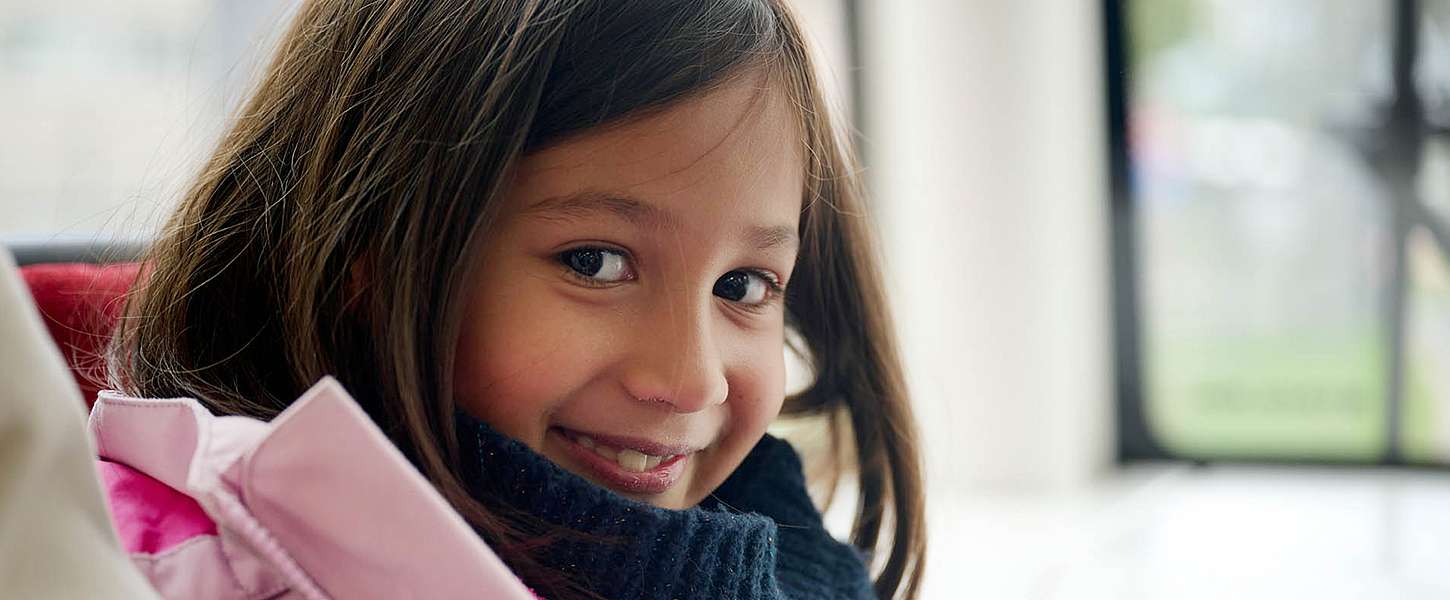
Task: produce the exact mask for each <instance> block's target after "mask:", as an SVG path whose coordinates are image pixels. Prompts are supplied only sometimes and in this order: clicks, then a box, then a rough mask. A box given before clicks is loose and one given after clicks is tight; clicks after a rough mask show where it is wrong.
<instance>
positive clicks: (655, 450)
mask: <svg viewBox="0 0 1450 600" xmlns="http://www.w3.org/2000/svg"><path fill="white" fill-rule="evenodd" d="M560 429H563V430H564V431H566V432H569V433H570V434H573V435H575V436H584V437H587V438H589V439H592V440H594V441H596V442H599V443H601V444H604V445H606V446H611V447H614V448H622V449H629V450H634V451H635V452H639V453H640V454H648V455H650V456H674V455H676V454H690V453H693V452H696V451H698V450H700V448H701V446H690V445H684V444H662V443H660V442H656V441H654V440H647V439H644V438H636V437H629V436H622V435H609V434H607V433H595V432H591V431H583V430H579V429H569V428H566V427H560Z"/></svg>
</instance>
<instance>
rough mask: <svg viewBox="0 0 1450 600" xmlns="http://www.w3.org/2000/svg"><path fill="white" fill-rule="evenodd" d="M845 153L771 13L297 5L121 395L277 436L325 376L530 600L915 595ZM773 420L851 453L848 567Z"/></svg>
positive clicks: (147, 281) (143, 332) (550, 4)
mask: <svg viewBox="0 0 1450 600" xmlns="http://www.w3.org/2000/svg"><path fill="white" fill-rule="evenodd" d="M837 132H838V130H837V129H835V128H834V127H833V125H832V122H831V119H830V117H829V113H828V111H827V107H826V105H825V103H824V102H823V100H822V97H821V92H820V89H819V87H818V84H817V82H816V79H815V76H814V75H813V71H812V66H811V64H810V60H809V59H808V57H807V49H806V42H805V41H804V39H803V36H802V34H801V31H800V29H799V28H798V26H797V25H796V23H795V21H794V18H793V17H792V16H791V14H790V12H789V10H787V8H786V7H785V6H784V2H783V1H782V0H709V1H700V0H676V1H660V0H649V1H626V0H615V1H602V0H601V1H590V0H499V1H489V2H479V1H476V0H429V1H416V0H382V1H377V2H348V1H344V0H313V1H308V2H304V4H303V6H302V7H301V8H300V11H299V13H298V15H297V16H296V21H295V23H294V25H293V26H292V27H291V29H290V31H289V32H288V33H287V35H286V37H285V38H284V39H283V41H282V43H281V47H280V49H279V51H278V54H277V56H276V57H275V59H274V61H273V62H272V64H271V66H270V68H269V70H268V71H267V73H266V75H265V77H264V79H263V80H262V82H261V84H260V87H259V88H258V89H257V91H256V92H255V94H254V95H253V96H252V98H251V99H250V101H249V102H248V103H247V104H246V105H245V106H244V107H243V109H242V110H241V113H240V115H239V116H238V118H237V120H236V124H235V125H234V126H233V128H232V129H231V130H230V131H229V133H228V134H227V135H226V136H225V138H224V140H223V141H222V143H221V145H220V147H219V149H218V150H217V152H216V154H215V155H214V156H213V157H212V158H211V160H210V161H209V162H208V163H207V166H206V168H205V170H204V172H203V174H202V175H201V177H200V179H199V181H198V182H197V183H196V184H195V186H194V187H193V188H191V190H190V192H189V193H188V194H187V195H186V197H185V198H184V200H183V201H182V203H181V206H180V207H179V208H178V210H177V212H176V213H175V214H174V216H173V217H172V218H171V219H170V221H169V222H168V224H167V226H166V228H165V230H164V234H163V236H162V237H161V238H160V239H159V240H158V241H157V242H156V243H155V245H154V247H153V248H152V251H151V254H150V256H149V257H148V260H147V267H146V269H145V270H144V272H143V276H142V278H141V280H140V281H139V282H138V285H137V287H136V289H135V291H134V294H133V296H132V297H131V298H130V300H129V305H128V313H127V314H128V318H126V319H123V320H122V322H121V325H120V329H119V330H118V335H117V337H116V338H115V341H114V342H113V348H112V352H113V356H112V367H113V373H112V379H113V381H112V385H114V386H116V387H118V389H120V390H121V391H123V392H125V393H126V394H129V395H132V396H141V397H179V396H185V397H194V398H197V399H199V400H200V401H201V402H202V403H203V404H204V405H205V407H206V408H207V409H209V410H210V411H211V412H213V413H216V414H220V415H240V416H247V417H253V418H257V419H263V420H265V419H270V418H272V417H274V416H276V415H277V414H278V413H279V412H280V411H282V410H283V409H285V408H286V407H287V406H288V404H289V403H290V402H292V401H293V400H294V399H296V398H297V397H298V395H299V394H301V393H302V392H303V391H304V390H306V389H307V388H308V387H309V386H311V385H312V384H313V383H314V382H316V381H317V380H318V379H319V378H321V377H323V376H325V375H333V376H335V377H336V378H337V379H338V380H339V381H341V382H342V383H343V384H344V385H346V386H347V388H348V390H349V391H350V392H351V393H352V394H354V395H355V396H356V398H357V400H358V402H359V403H360V404H361V406H362V407H363V409H364V410H365V411H366V412H367V413H368V415H369V416H370V417H371V418H372V420H373V421H374V422H376V423H377V424H378V425H379V426H380V427H381V428H382V430H383V431H384V432H385V433H386V434H387V435H388V437H389V438H390V439H391V441H392V442H393V443H394V444H395V445H396V446H397V447H398V448H399V449H401V450H402V451H403V453H404V455H405V456H406V457H407V458H408V459H409V461H411V462H412V463H413V464H414V465H415V466H416V467H417V468H418V469H419V470H420V471H421V472H422V473H423V474H424V475H425V476H426V477H427V479H428V480H429V481H430V482H431V483H432V484H433V486H434V487H436V488H437V490H438V491H439V492H440V493H441V494H442V496H443V497H444V498H446V499H447V500H448V501H449V503H450V504H452V506H453V507H454V509H456V510H457V511H458V512H459V514H461V515H462V516H463V517H464V518H465V519H466V520H467V521H468V523H469V524H470V525H472V526H473V528H474V529H475V530H477V531H478V532H479V534H480V535H482V536H483V538H484V539H485V540H486V541H487V542H488V543H489V545H490V546H491V547H492V548H493V549H494V550H495V551H497V552H498V553H499V555H500V556H501V557H502V558H503V559H504V561H505V562H506V563H507V564H508V565H509V566H510V567H511V568H512V569H513V570H514V571H515V572H516V573H517V574H518V575H519V576H520V577H521V578H522V579H523V580H524V581H525V582H526V583H527V584H529V585H530V586H531V587H532V588H533V589H534V590H535V591H536V592H537V593H538V594H540V595H541V596H543V597H547V598H564V597H575V596H586V597H604V598H623V597H655V596H657V597H672V598H673V597H719V596H726V597H737V596H757V597H790V598H797V597H812V598H814V597H820V598H828V597H870V596H873V595H874V596H876V597H880V598H889V597H914V596H915V594H916V591H917V587H918V584H919V582H920V577H921V564H922V560H923V554H924V551H925V541H924V539H925V538H924V534H925V532H924V525H923V508H922V506H923V502H922V483H921V476H920V471H919V467H918V460H919V457H918V451H917V448H916V443H915V438H914V433H913V432H914V425H913V422H912V418H911V412H910V409H909V407H908V404H907V397H906V394H905V391H904V386H903V383H902V376H901V369H900V366H899V364H898V361H897V356H896V349H895V342H894V341H893V337H892V334H891V324H890V322H889V319H888V316H887V313H886V310H885V301H884V297H883V290H882V283H881V278H880V275H879V273H878V268H877V265H876V262H875V261H876V258H875V254H874V249H873V247H872V241H871V236H870V234H869V227H868V225H867V223H865V222H864V217H865V214H866V210H865V207H864V206H863V205H862V200H861V197H860V196H861V195H860V186H859V182H858V181H856V179H855V175H854V173H855V171H854V168H853V166H852V163H851V161H850V158H849V152H848V150H847V148H846V147H845V144H844V143H843V141H842V139H841V137H840V136H839V135H838V133H837ZM787 331H793V332H794V334H795V335H797V336H798V337H799V340H801V342H802V343H801V344H799V345H800V346H803V347H801V348H796V350H797V352H799V353H800V354H801V355H802V356H803V357H804V358H805V359H806V360H807V362H808V363H809V365H810V366H811V367H812V371H813V375H814V379H813V381H812V382H811V383H810V385H809V386H808V387H807V388H806V389H805V390H804V391H802V392H800V393H798V394H795V395H792V396H790V397H786V396H785V383H784V360H783V357H784V350H785V346H786V344H785V341H786V339H787ZM780 414H785V415H791V416H809V415H814V416H820V417H823V418H824V419H825V420H826V422H829V423H830V424H831V425H832V426H833V431H835V430H836V429H840V430H841V431H842V432H846V431H848V432H849V433H848V434H844V433H843V434H839V435H837V436H836V437H835V439H836V440H839V441H840V442H842V443H840V444H837V446H839V447H849V448H852V449H854V453H853V455H852V456H851V458H852V461H851V462H853V463H854V465H853V466H854V468H852V469H850V470H851V471H853V472H854V473H855V474H856V476H857V479H858V481H857V485H856V488H857V489H858V490H859V494H860V497H859V504H858V510H857V513H856V518H855V524H854V528H853V530H852V533H851V544H852V545H851V546H846V545H843V544H840V543H838V542H836V541H835V540H833V539H832V538H831V537H830V536H829V534H827V533H826V532H825V529H824V527H823V526H822V524H821V519H820V516H819V514H818V513H817V512H816V509H815V507H814V506H813V505H812V504H811V501H810V498H809V497H808V496H807V495H806V490H805V481H804V478H803V475H802V472H801V465H800V461H799V460H798V459H797V458H796V455H795V454H794V452H793V451H792V450H791V449H790V447H789V446H788V445H786V444H785V443H784V442H782V441H780V440H777V439H775V438H772V437H770V436H768V435H765V431H766V427H767V425H769V424H770V423H771V422H772V421H773V420H774V419H775V418H776V417H777V416H778V415H780ZM838 425H839V427H837V426H838ZM847 441H849V442H850V443H849V444H847V443H845V442H847ZM725 513H729V514H731V515H740V514H744V515H745V516H746V517H748V518H738V519H737V518H731V519H722V518H717V517H718V516H719V515H722V514H725ZM868 562H869V563H870V564H874V565H875V570H876V572H877V574H876V576H875V579H874V584H873V583H872V582H870V581H868V580H867V566H866V565H867V563H868Z"/></svg>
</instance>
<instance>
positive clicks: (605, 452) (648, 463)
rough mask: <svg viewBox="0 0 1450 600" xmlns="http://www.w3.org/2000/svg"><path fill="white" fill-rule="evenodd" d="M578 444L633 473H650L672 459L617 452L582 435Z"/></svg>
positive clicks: (628, 450) (627, 450) (630, 452)
mask: <svg viewBox="0 0 1450 600" xmlns="http://www.w3.org/2000/svg"><path fill="white" fill-rule="evenodd" d="M578 442H579V445H580V446H583V447H585V448H588V449H590V450H593V451H594V453H595V454H598V455H600V456H603V457H604V458H607V459H609V460H612V461H614V462H616V463H619V467H620V468H622V469H624V470H626V471H629V472H631V473H643V472H645V471H649V470H651V469H653V468H655V467H658V466H660V463H662V462H665V460H666V459H668V458H670V457H667V456H651V455H649V454H645V453H643V452H640V451H638V450H631V449H629V448H625V449H623V450H615V449H614V448H610V447H609V446H605V445H603V444H598V443H595V442H594V440H593V439H592V438H589V437H586V436H582V435H581V436H579V438H578Z"/></svg>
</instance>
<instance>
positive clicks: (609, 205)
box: [524, 191, 800, 250]
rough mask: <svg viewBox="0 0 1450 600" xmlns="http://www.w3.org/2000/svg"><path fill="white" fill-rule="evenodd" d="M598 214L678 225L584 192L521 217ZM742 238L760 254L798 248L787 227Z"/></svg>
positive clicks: (640, 206) (651, 211) (757, 228)
mask: <svg viewBox="0 0 1450 600" xmlns="http://www.w3.org/2000/svg"><path fill="white" fill-rule="evenodd" d="M601 213H602V214H607V215H612V216H614V217H615V218H617V219H620V220H622V221H625V222H627V223H630V224H631V225H634V226H636V227H658V228H672V229H678V228H679V227H680V224H681V223H680V219H679V217H677V216H676V215H675V214H674V213H671V212H669V211H667V210H665V209H662V208H660V207H657V206H654V205H652V204H649V203H647V202H642V201H640V200H638V199H636V198H632V197H630V196H627V195H624V194H618V193H611V192H597V191H584V192H578V193H575V194H568V195H565V196H554V197H551V198H546V199H544V200H541V201H539V202H537V203H535V204H533V205H532V206H529V207H528V208H526V209H524V214H525V215H529V216H534V217H538V218H542V219H549V220H558V219H562V220H569V221H572V220H579V219H587V218H590V217H595V216H598V215H599V214H601ZM745 237H746V240H748V241H749V242H750V243H751V244H752V245H754V246H755V247H756V248H757V249H760V250H769V249H772V248H776V247H781V246H788V247H796V246H799V245H800V236H799V235H797V234H796V230H795V228H794V227H790V226H788V225H774V226H763V225H754V226H751V227H749V228H748V229H747V230H746V233H745Z"/></svg>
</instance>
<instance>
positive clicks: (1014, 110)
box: [862, 0, 1113, 493]
mask: <svg viewBox="0 0 1450 600" xmlns="http://www.w3.org/2000/svg"><path fill="white" fill-rule="evenodd" d="M862 5H863V10H864V13H863V15H862V22H863V23H864V24H865V25H864V29H865V31H864V32H863V41H864V43H865V44H866V46H865V50H866V58H865V61H866V64H865V65H864V69H863V72H864V73H865V76H866V78H867V79H866V85H867V88H868V89H867V92H866V95H865V97H864V98H865V102H864V105H865V106H864V108H865V110H866V117H867V121H866V126H867V127H868V131H867V132H866V134H867V136H868V138H869V140H868V144H867V146H866V162H867V166H868V173H869V174H870V177H871V181H872V185H873V193H874V197H875V202H876V203H877V208H878V211H877V212H878V214H879V216H880V223H881V224H882V230H883V235H884V237H885V240H886V244H885V248H886V252H887V262H888V268H889V276H890V277H891V280H892V284H893V288H892V291H893V293H894V299H893V301H894V303H895V305H894V309H895V312H896V315H897V319H898V321H899V322H900V327H901V330H902V335H903V345H904V353H905V360H906V363H907V367H908V370H909V373H908V377H909V382H910V384H911V387H912V391H913V393H914V394H915V398H916V405H917V407H918V410H919V416H920V418H921V421H922V423H923V428H924V433H925V435H926V438H927V451H928V484H929V486H930V488H931V489H932V491H933V492H936V493H942V492H951V491H971V490H982V489H1014V490H1015V489H1023V490H1033V491H1047V490H1057V489H1070V488H1073V487H1075V486H1077V485H1079V484H1081V483H1084V482H1087V481H1090V480H1091V479H1092V478H1093V477H1094V476H1095V475H1096V474H1098V473H1101V472H1103V471H1104V470H1105V469H1106V468H1107V467H1108V466H1109V465H1110V464H1111V452H1112V433H1113V432H1112V427H1111V419H1112V412H1111V410H1112V402H1111V399H1112V390H1111V384H1112V378H1111V369H1112V361H1111V356H1112V355H1111V340H1110V334H1111V325H1110V321H1109V314H1110V313H1109V304H1108V294H1109V279H1108V278H1109V272H1108V252H1107V200H1106V197H1107V196H1106V194H1107V191H1106V190H1107V188H1106V185H1107V183H1106V174H1105V160H1106V158H1105V150H1104V148H1105V137H1104V136H1105V133H1104V124H1103V120H1104V110H1105V109H1104V108H1103V106H1104V102H1103V99H1102V85H1101V79H1102V66H1101V50H1100V48H1101V44H1102V38H1101V35H1100V25H1099V23H1100V19H1101V17H1100V13H1099V8H1098V6H1099V5H1098V3H1097V2H1087V1H1085V0H1060V1H1059V0H1017V1H1014V2H1000V1H996V0H973V1H962V0H916V1H912V2H872V1H869V0H867V1H864V2H862Z"/></svg>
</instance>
